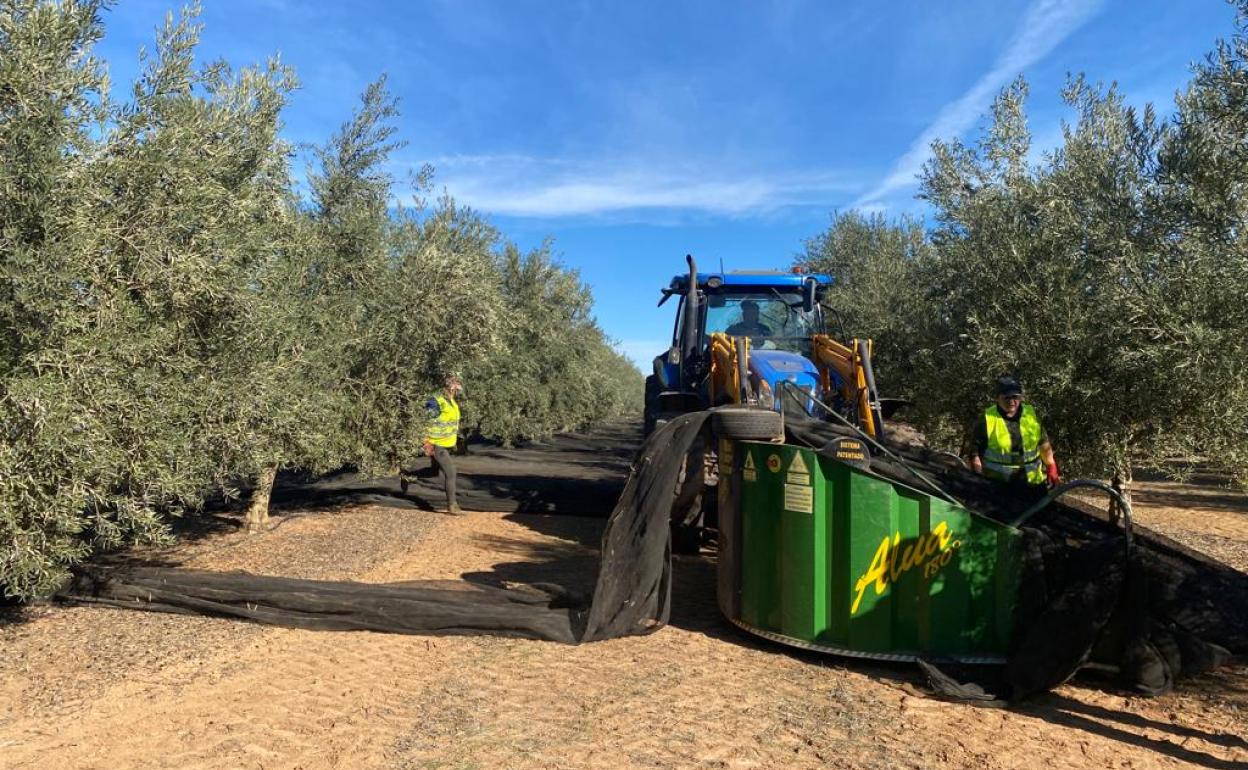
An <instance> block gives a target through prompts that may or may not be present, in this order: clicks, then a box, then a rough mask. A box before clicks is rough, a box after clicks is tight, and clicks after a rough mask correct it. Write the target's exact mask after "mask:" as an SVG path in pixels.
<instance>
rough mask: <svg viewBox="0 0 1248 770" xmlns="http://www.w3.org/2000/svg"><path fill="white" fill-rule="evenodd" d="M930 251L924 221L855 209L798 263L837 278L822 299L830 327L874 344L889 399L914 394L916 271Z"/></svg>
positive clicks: (838, 218)
mask: <svg viewBox="0 0 1248 770" xmlns="http://www.w3.org/2000/svg"><path fill="white" fill-rule="evenodd" d="M927 250H928V244H927V241H926V235H925V233H924V231H923V224H922V222H920V221H919V220H917V219H913V218H910V217H904V218H902V219H900V220H899V221H897V222H890V221H888V220H887V219H886V218H885V217H884V216H883V215H882V214H878V213H876V214H869V215H867V214H861V213H859V212H856V211H849V212H845V213H840V214H836V215H835V216H833V217H832V223H831V224H830V225H829V227H828V229H827V230H825V231H824V232H822V233H820V234H819V235H817V236H815V237H814V238H810V239H808V240H807V241H806V243H805V250H804V251H803V253H802V254H800V255H799V256H798V257H797V258H796V259H795V261H794V265H795V266H800V267H803V268H805V269H806V270H808V271H809V272H812V273H822V274H825V275H828V276H829V277H831V279H832V285H831V287H830V288H829V289H828V290H827V291H826V293H825V294H824V299H823V305H824V307H825V318H826V320H827V324H828V327H829V328H828V330H829V332H830V333H832V334H833V336H836V337H838V338H840V337H844V338H845V339H844V341H845V342H848V341H849V340H852V339H856V338H858V339H861V338H870V339H872V340H874V343H875V344H874V351H875V352H874V355H873V359H874V362H875V366H874V369H875V373H876V378H877V382H878V383H879V386H880V387H881V388H882V389H883V390H884V391H885V394H886V395H889V396H903V395H904V396H910V395H913V391H914V386H915V383H914V382H912V380H911V378H910V376H909V373H910V361H909V354H910V351H911V350H912V349H913V347H914V335H913V332H912V326H913V323H914V321H915V318H916V317H917V316H918V314H919V313H920V311H921V309H922V306H923V290H922V287H921V286H920V285H919V284H918V282H917V280H916V276H915V270H916V267H917V264H918V262H919V261H920V260H921V259H922V258H923V257H924V256H925V255H926V253H927Z"/></svg>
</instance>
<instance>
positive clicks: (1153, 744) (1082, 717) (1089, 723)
mask: <svg viewBox="0 0 1248 770" xmlns="http://www.w3.org/2000/svg"><path fill="white" fill-rule="evenodd" d="M1014 711H1015V712H1016V713H1019V714H1025V715H1027V716H1031V717H1034V718H1036V719H1042V720H1044V721H1045V722H1048V723H1050V724H1054V725H1059V726H1061V727H1069V728H1072V729H1076V730H1080V731H1083V732H1087V733H1091V734H1093V735H1099V736H1101V737H1102V738H1107V739H1109V740H1115V741H1119V742H1121V743H1124V744H1127V745H1129V746H1135V747H1137V748H1142V749H1148V750H1150V751H1154V752H1156V753H1158V754H1160V755H1162V756H1166V757H1169V758H1171V759H1175V760H1178V761H1180V762H1190V763H1192V764H1194V765H1196V766H1198V767H1208V768H1214V769H1215V770H1222V769H1223V768H1225V769H1226V770H1230V769H1231V768H1240V770H1242V768H1244V767H1245V766H1246V765H1245V763H1244V762H1242V761H1236V760H1230V759H1222V758H1221V757H1217V756H1214V755H1212V754H1209V753H1207V752H1204V751H1200V750H1198V749H1192V748H1188V747H1187V746H1185V745H1182V743H1186V742H1187V741H1189V740H1191V739H1196V740H1200V741H1204V742H1205V743H1208V744H1211V745H1214V746H1220V747H1223V748H1227V749H1244V750H1246V751H1248V740H1245V739H1244V738H1243V737H1242V736H1239V735H1233V734H1230V733H1221V732H1207V731H1205V730H1200V729H1197V728H1194V727H1187V726H1185V725H1180V724H1172V723H1169V722H1159V721H1157V720H1155V719H1149V718H1148V717H1146V716H1142V715H1140V714H1136V713H1133V712H1130V711H1117V710H1114V709H1108V708H1105V707H1103V706H1097V705H1095V704H1091V703H1084V702H1082V701H1078V700H1075V699H1073V698H1068V697H1065V696H1063V695H1058V694H1056V693H1047V694H1045V695H1040V696H1036V697H1035V698H1033V699H1031V700H1029V701H1027V702H1026V703H1024V704H1022V705H1020V706H1018V707H1016V708H1015V709H1014ZM1144 731H1148V732H1151V733H1160V734H1162V735H1165V736H1168V737H1171V738H1174V739H1177V740H1179V741H1181V742H1182V743H1175V742H1172V741H1171V740H1167V739H1165V738H1154V737H1149V736H1148V735H1144V734H1141V733H1143V732H1144Z"/></svg>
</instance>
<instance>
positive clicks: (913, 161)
mask: <svg viewBox="0 0 1248 770" xmlns="http://www.w3.org/2000/svg"><path fill="white" fill-rule="evenodd" d="M1102 4H1103V0H1037V2H1035V3H1033V4H1032V5H1031V7H1030V8H1028V9H1027V13H1026V14H1025V15H1024V17H1023V21H1022V24H1020V25H1019V28H1018V31H1017V32H1016V33H1015V34H1014V38H1013V39H1012V40H1011V41H1010V44H1009V45H1008V46H1007V47H1006V50H1005V53H1003V54H1002V55H1001V56H1000V57H999V58H998V59H997V61H996V63H995V64H994V65H993V67H992V69H991V70H989V71H988V72H987V73H985V74H984V75H983V76H982V77H981V78H980V79H979V80H978V81H976V83H975V85H973V86H971V88H970V90H968V91H967V92H966V93H964V94H962V96H960V97H959V98H958V99H956V100H955V101H953V102H950V103H949V104H946V105H945V106H944V107H943V108H941V111H940V113H939V114H938V115H937V116H936V120H935V121H933V122H932V124H931V125H929V126H928V127H927V128H926V129H925V130H924V131H923V133H922V134H920V135H919V137H918V138H917V139H915V140H914V143H913V144H911V145H910V149H909V150H908V151H906V154H905V155H902V156H901V158H900V159H898V161H897V162H896V163H895V164H894V165H893V169H892V171H891V172H890V173H889V175H888V176H887V177H885V178H884V180H883V181H882V182H880V183H879V184H878V185H876V186H875V188H873V189H872V190H871V191H870V192H868V193H866V194H865V195H863V196H861V197H859V199H858V200H857V201H855V203H854V204H853V207H854V208H862V207H863V206H864V205H866V204H871V203H875V202H877V201H879V200H880V199H882V198H885V197H886V196H888V195H889V194H890V193H892V192H895V191H896V190H899V189H903V188H906V187H910V186H912V185H914V184H915V177H916V176H917V175H918V173H919V172H920V171H921V170H922V168H923V163H924V162H926V161H927V159H928V157H930V156H931V145H932V142H933V141H935V140H936V139H948V138H950V137H954V136H961V135H962V134H963V133H964V132H965V131H966V130H967V129H968V128H970V127H971V126H972V125H974V123H975V121H976V120H977V119H978V118H979V117H980V116H981V115H983V114H984V113H985V112H986V111H987V109H988V107H989V105H991V103H992V99H993V97H995V96H996V94H997V92H998V91H1000V90H1001V88H1002V87H1003V86H1004V85H1005V84H1006V83H1008V82H1010V81H1011V80H1013V79H1014V78H1015V77H1016V76H1017V75H1018V74H1019V73H1020V72H1021V71H1023V70H1024V69H1026V68H1027V67H1029V66H1030V65H1032V64H1033V63H1035V62H1037V61H1039V60H1040V59H1043V58H1044V57H1045V56H1047V55H1048V54H1049V52H1050V51H1052V50H1053V49H1054V48H1056V47H1057V46H1058V45H1059V44H1060V43H1061V42H1062V41H1063V40H1065V39H1066V38H1067V37H1069V36H1070V35H1071V33H1073V32H1074V31H1075V30H1077V29H1078V28H1079V27H1081V26H1083V25H1084V24H1085V23H1086V22H1087V21H1088V20H1089V19H1091V18H1092V17H1093V16H1094V15H1096V13H1097V12H1098V11H1099V10H1100V9H1101V6H1102Z"/></svg>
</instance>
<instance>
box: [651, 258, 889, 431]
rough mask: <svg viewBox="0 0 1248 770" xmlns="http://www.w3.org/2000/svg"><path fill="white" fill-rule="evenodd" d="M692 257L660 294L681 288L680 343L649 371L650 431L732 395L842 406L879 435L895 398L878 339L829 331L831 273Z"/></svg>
mask: <svg viewBox="0 0 1248 770" xmlns="http://www.w3.org/2000/svg"><path fill="white" fill-rule="evenodd" d="M686 260H687V261H688V265H689V272H688V273H685V274H681V275H676V276H675V277H673V278H672V281H671V284H670V285H669V286H668V287H667V288H665V289H663V290H662V293H663V297H662V299H661V300H660V301H659V305H663V304H664V303H665V302H667V301H668V300H670V299H671V298H672V297H678V298H679V306H678V308H677V312H676V323H675V324H674V327H673V332H672V345H671V348H669V349H668V350H667V352H665V353H663V354H662V355H660V356H658V357H656V358H655V359H654V374H652V375H650V376H649V377H647V378H646V394H645V431H646V433H647V435H648V434H649V433H650V432H652V431H653V430H654V428H655V427H656V426H658V425H660V424H662V423H663V422H664V421H666V420H668V419H670V418H671V417H673V416H675V415H678V414H682V413H685V412H690V411H697V410H701V409H708V408H712V407H720V406H724V405H726V404H737V405H740V406H742V407H751V408H754V409H766V410H773V411H781V412H783V411H786V410H792V409H799V410H801V411H803V412H805V413H807V414H809V415H811V416H815V417H824V418H827V417H830V416H831V415H830V414H829V412H830V411H832V410H834V411H836V412H838V413H839V414H841V415H842V416H844V417H846V418H847V419H850V420H852V421H853V422H854V423H855V424H857V425H860V426H862V428H863V429H864V430H866V432H867V433H868V434H869V435H871V436H877V435H879V433H880V432H881V429H882V424H883V420H882V414H881V411H882V409H883V408H885V407H886V406H888V405H884V404H881V400H880V398H879V397H878V395H877V393H876V389H875V382H874V375H873V373H872V371H871V342H870V340H853V341H852V342H850V343H849V344H845V343H842V342H839V341H838V340H837V338H836V337H834V336H833V335H831V334H830V333H829V331H830V330H829V329H828V324H827V321H828V320H829V317H833V318H835V317H837V316H836V314H835V312H834V311H832V310H830V309H828V308H826V307H825V306H824V304H823V303H822V299H823V295H824V292H825V291H826V290H827V288H828V287H829V286H831V285H832V279H831V278H830V277H828V276H826V275H812V274H807V273H800V272H791V273H785V272H778V271H770V272H767V271H754V272H728V273H699V272H698V270H697V265H696V263H695V262H694V259H693V257H692V256H687V257H686ZM841 332H842V334H841V335H840V336H841V338H842V339H843V337H844V334H843V329H842V330H841ZM741 414H742V415H744V414H745V413H744V412H742V413H741ZM734 419H738V420H740V419H741V418H734ZM756 422H758V423H759V425H760V426H761V425H764V424H766V425H774V424H775V422H774V420H766V421H756ZM742 424H744V423H742Z"/></svg>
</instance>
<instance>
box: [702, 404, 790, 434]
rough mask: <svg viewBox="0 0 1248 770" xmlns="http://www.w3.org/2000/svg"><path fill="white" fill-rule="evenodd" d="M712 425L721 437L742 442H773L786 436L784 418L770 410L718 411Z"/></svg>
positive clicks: (737, 408)
mask: <svg viewBox="0 0 1248 770" xmlns="http://www.w3.org/2000/svg"><path fill="white" fill-rule="evenodd" d="M711 423H712V425H713V426H714V428H715V432H716V433H718V434H719V435H720V436H723V437H724V438H731V439H738V440H742V441H771V440H773V439H775V438H778V437H779V436H783V435H784V417H782V416H781V415H780V413H779V412H773V411H772V410H770V409H757V408H752V407H731V408H722V409H717V410H716V411H715V413H714V415H713V416H712V417H711Z"/></svg>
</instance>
